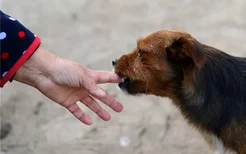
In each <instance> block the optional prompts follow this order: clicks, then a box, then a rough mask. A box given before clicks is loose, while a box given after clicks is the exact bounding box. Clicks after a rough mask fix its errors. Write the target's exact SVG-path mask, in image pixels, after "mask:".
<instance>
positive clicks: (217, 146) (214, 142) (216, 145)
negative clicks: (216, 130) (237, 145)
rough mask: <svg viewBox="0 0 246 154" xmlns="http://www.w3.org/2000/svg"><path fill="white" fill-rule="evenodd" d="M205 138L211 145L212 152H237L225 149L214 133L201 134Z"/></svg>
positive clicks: (216, 153) (219, 153) (225, 153)
mask: <svg viewBox="0 0 246 154" xmlns="http://www.w3.org/2000/svg"><path fill="white" fill-rule="evenodd" d="M203 136H204V138H205V140H206V141H207V142H208V143H209V144H210V145H211V147H212V149H213V154H237V153H236V152H233V151H231V150H227V149H226V148H225V147H224V145H223V143H222V142H221V141H220V140H219V139H218V138H217V137H216V136H214V135H211V134H203Z"/></svg>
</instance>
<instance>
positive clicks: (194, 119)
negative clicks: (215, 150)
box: [179, 46, 246, 134]
mask: <svg viewBox="0 0 246 154" xmlns="http://www.w3.org/2000/svg"><path fill="white" fill-rule="evenodd" d="M204 48H205V49H206V56H207V61H206V63H205V64H204V66H203V68H202V69H201V70H199V71H196V72H194V74H193V77H194V78H193V81H192V82H191V84H190V85H188V86H187V85H186V83H185V82H183V84H182V85H181V87H182V88H181V89H182V90H181V92H180V95H179V101H180V102H179V107H180V109H181V111H182V113H183V114H184V116H185V117H187V119H188V120H189V121H190V122H191V123H193V124H195V125H196V126H197V127H199V128H201V129H202V128H205V129H206V130H207V131H211V132H213V133H215V134H220V131H221V129H222V128H223V127H225V126H226V125H229V124H230V122H231V121H232V119H233V118H234V117H237V118H241V119H237V120H244V121H245V120H246V118H245V116H243V115H245V113H246V59H243V58H236V57H233V56H230V55H228V54H226V53H223V52H220V51H218V50H217V51H211V50H216V49H213V48H212V49H211V48H210V47H207V46H205V47H204ZM184 80H186V79H185V78H184Z"/></svg>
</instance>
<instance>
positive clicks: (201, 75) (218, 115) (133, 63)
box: [112, 30, 246, 154]
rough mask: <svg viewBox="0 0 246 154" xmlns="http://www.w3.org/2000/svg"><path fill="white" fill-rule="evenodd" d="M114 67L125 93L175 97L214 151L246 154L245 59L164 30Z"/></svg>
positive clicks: (127, 54)
mask: <svg viewBox="0 0 246 154" xmlns="http://www.w3.org/2000/svg"><path fill="white" fill-rule="evenodd" d="M112 65H113V68H114V72H115V73H116V74H117V75H118V76H119V77H121V78H122V82H121V83H119V84H118V86H119V88H120V89H121V90H122V91H124V92H126V93H128V94H130V95H141V94H144V95H155V96H159V97H168V98H170V99H171V100H172V102H173V104H174V105H175V106H177V107H178V109H179V110H180V111H181V113H182V115H183V116H184V119H185V120H186V121H187V122H188V123H189V124H190V125H191V126H194V127H195V128H196V130H198V131H199V132H200V133H201V134H202V135H203V136H204V138H205V139H206V141H207V143H208V144H209V145H210V146H211V148H213V149H214V151H216V150H218V151H219V152H221V153H230V154H234V153H235V154H246V58H242V57H235V56H232V55H229V54H228V53H225V52H223V51H221V50H219V49H216V48H214V47H211V46H208V45H205V44H202V43H201V42H199V41H198V40H196V39H195V38H194V37H193V36H192V35H191V34H189V33H187V32H184V31H178V30H161V31H156V32H154V33H152V34H150V35H149V36H147V37H145V38H142V39H139V40H138V41H137V47H136V48H135V49H134V50H133V51H132V52H129V53H126V54H124V55H122V56H121V57H120V58H118V59H115V60H113V61H112Z"/></svg>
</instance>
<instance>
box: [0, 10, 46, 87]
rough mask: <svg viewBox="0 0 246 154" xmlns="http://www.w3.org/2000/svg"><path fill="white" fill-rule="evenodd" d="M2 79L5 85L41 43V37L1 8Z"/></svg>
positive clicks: (0, 81) (1, 84)
mask: <svg viewBox="0 0 246 154" xmlns="http://www.w3.org/2000/svg"><path fill="white" fill-rule="evenodd" d="M0 13H1V16H0V24H1V26H0V45H1V46H0V53H1V61H0V64H1V70H0V71H1V72H0V75H1V80H0V86H1V87H3V86H4V85H5V84H6V83H7V82H8V81H10V82H11V81H12V78H13V77H14V75H15V73H16V72H17V71H18V69H19V68H20V67H21V66H22V65H23V64H24V63H25V62H26V60H27V59H28V58H30V56H31V55H32V54H33V53H34V52H35V50H36V49H37V48H38V46H39V45H40V43H41V41H40V38H39V37H38V36H36V35H34V34H33V33H32V32H31V31H30V30H28V29H27V28H26V27H24V26H23V25H22V24H21V23H20V22H19V21H18V20H16V19H14V18H13V17H11V16H9V15H7V14H5V13H3V12H2V11H1V10H0Z"/></svg>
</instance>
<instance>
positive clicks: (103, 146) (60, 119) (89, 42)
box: [1, 0, 246, 154]
mask: <svg viewBox="0 0 246 154" xmlns="http://www.w3.org/2000/svg"><path fill="white" fill-rule="evenodd" d="M1 10H2V11H4V12H5V13H8V14H9V15H12V16H13V17H15V18H17V19H18V20H19V21H21V22H22V23H23V24H24V25H26V26H27V27H28V28H29V29H31V30H32V31H33V32H35V33H36V35H39V36H40V37H41V38H42V42H43V44H44V45H45V46H46V47H47V48H48V49H49V51H50V52H52V53H54V54H56V55H58V56H61V57H64V58H67V59H70V60H73V61H76V62H78V63H80V64H83V65H85V66H87V67H90V68H93V69H105V70H111V69H112V67H111V60H112V59H114V58H117V57H119V56H121V55H122V54H124V53H127V52H130V51H131V50H132V49H133V48H134V47H135V46H136V40H137V39H138V38H140V37H144V36H146V35H148V34H150V33H152V32H154V31H157V30H162V29H179V30H184V31H187V32H189V33H191V34H192V35H193V36H194V37H196V38H197V39H198V40H199V41H201V42H203V43H206V44H208V45H211V46H214V47H216V48H219V49H222V50H224V51H225V52H227V53H230V54H232V55H236V56H246V20H245V15H246V1H245V0H233V1H232V0H224V1H213V0H206V1H205V0H183V1H177V0H173V1H168V0H153V1H150V0H149V1H147V0H134V1H133V0H124V1H123V0H97V1H96V0H94V1H93V0H70V1H68V0H67V1H65V0H35V1H34V0H32V1H31V0H21V1H17V0H16V1H13V0H12V1H10V0H2V1H1ZM102 87H103V88H104V89H106V90H107V91H108V92H109V93H110V94H112V95H114V96H115V98H116V99H117V100H119V101H120V102H121V103H122V104H124V110H123V112H122V113H114V112H112V111H111V110H109V109H108V108H107V107H106V109H107V110H108V111H110V113H112V120H111V121H109V122H104V121H102V120H100V119H99V118H98V117H97V116H96V115H95V114H94V113H92V112H91V111H89V110H88V109H87V108H85V107H84V106H81V107H82V108H83V109H84V111H86V112H87V113H88V114H89V115H91V116H92V118H93V120H94V124H93V125H92V126H86V125H83V124H82V123H80V122H79V121H78V120H76V119H75V118H74V117H73V116H72V115H71V114H70V113H69V112H68V111H66V110H65V109H64V108H62V107H60V106H58V105H57V104H55V103H53V102H52V101H50V100H48V99H47V98H45V97H44V96H43V95H42V94H40V93H39V92H38V91H37V90H35V89H33V88H31V87H27V86H24V85H22V84H20V83H17V82H13V83H11V84H7V85H6V86H5V87H4V88H3V89H1V124H2V125H3V124H6V123H9V124H10V125H11V126H12V129H11V131H10V133H9V134H8V135H7V136H6V137H5V138H4V139H2V140H1V154H77V153H80V154H126V153H128V154H210V153H212V151H210V150H209V149H208V147H207V145H206V144H205V142H204V141H203V139H202V138H200V135H199V134H198V133H197V132H196V131H195V130H193V129H192V128H190V127H189V126H188V125H187V124H186V123H185V121H184V120H183V118H182V117H181V115H180V114H179V111H178V110H177V109H176V108H175V107H174V106H173V105H172V104H171V102H170V101H169V100H168V99H165V98H157V97H154V96H142V97H137V98H136V97H131V96H126V95H124V94H122V93H121V92H119V91H118V90H117V89H116V85H115V84H105V85H102ZM24 88H25V89H24Z"/></svg>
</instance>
